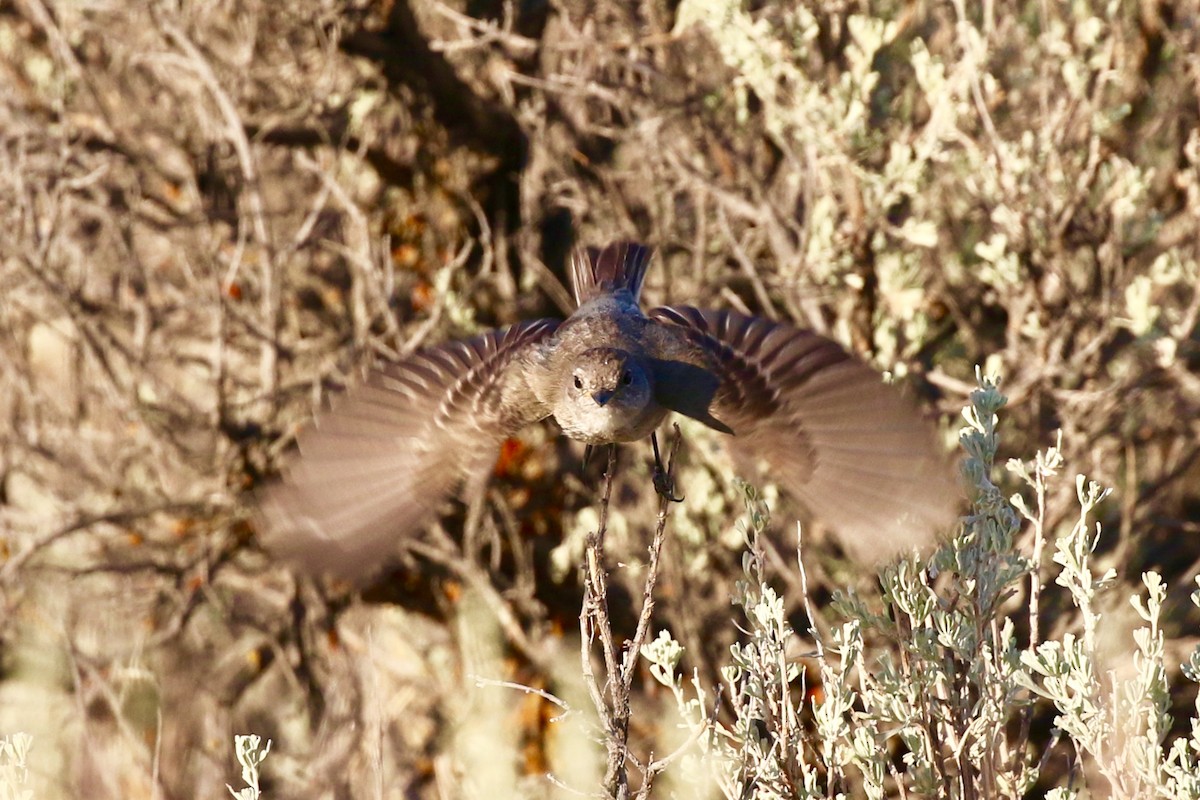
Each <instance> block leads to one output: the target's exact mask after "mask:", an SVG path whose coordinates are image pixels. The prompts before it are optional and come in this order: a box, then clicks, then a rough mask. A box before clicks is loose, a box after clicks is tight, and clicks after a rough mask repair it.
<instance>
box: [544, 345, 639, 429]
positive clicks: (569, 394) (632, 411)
mask: <svg viewBox="0 0 1200 800" xmlns="http://www.w3.org/2000/svg"><path fill="white" fill-rule="evenodd" d="M567 367H568V370H569V374H568V375H567V377H566V380H565V381H563V387H562V392H563V395H562V398H561V400H560V402H559V404H558V407H557V408H556V409H555V412H554V416H555V418H556V419H557V420H558V422H559V424H560V425H562V427H563V430H564V431H565V432H566V433H567V435H569V436H573V437H574V438H576V439H581V440H583V441H588V442H592V443H604V442H611V441H622V440H624V439H625V438H627V436H629V435H631V434H632V433H634V429H635V428H640V427H641V423H642V421H643V420H644V419H645V418H646V415H647V413H648V412H649V411H650V410H651V409H652V408H653V407H654V387H653V380H652V378H651V375H650V371H649V370H648V369H647V368H646V366H645V365H644V364H643V363H642V361H641V360H640V359H638V358H637V357H635V356H634V355H632V354H631V353H629V352H627V351H625V350H620V349H618V348H614V347H594V348H592V349H590V350H586V351H584V352H583V353H582V354H581V355H580V356H579V357H578V358H576V359H574V360H573V361H572V362H570V363H569V364H568V365H567ZM638 433H641V432H640V431H638ZM641 435H644V433H641Z"/></svg>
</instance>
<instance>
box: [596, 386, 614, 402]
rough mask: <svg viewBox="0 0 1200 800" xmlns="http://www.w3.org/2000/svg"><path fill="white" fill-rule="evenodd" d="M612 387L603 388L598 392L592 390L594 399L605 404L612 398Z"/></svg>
mask: <svg viewBox="0 0 1200 800" xmlns="http://www.w3.org/2000/svg"><path fill="white" fill-rule="evenodd" d="M612 396H613V391H612V389H601V390H600V391H598V392H592V399H593V400H595V401H596V405H598V406H603V405H605V404H606V403H607V402H608V401H609V400H611V399H612Z"/></svg>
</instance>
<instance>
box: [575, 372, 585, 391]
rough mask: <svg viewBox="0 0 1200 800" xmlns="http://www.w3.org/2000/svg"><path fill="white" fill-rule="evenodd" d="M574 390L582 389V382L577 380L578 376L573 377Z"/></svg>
mask: <svg viewBox="0 0 1200 800" xmlns="http://www.w3.org/2000/svg"><path fill="white" fill-rule="evenodd" d="M575 388H576V389H582V388H583V381H581V380H579V376H578V375H576V376H575Z"/></svg>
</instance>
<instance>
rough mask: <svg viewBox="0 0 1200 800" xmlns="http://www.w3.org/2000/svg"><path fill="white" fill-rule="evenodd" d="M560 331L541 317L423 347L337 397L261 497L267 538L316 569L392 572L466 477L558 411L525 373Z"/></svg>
mask: <svg viewBox="0 0 1200 800" xmlns="http://www.w3.org/2000/svg"><path fill="white" fill-rule="evenodd" d="M557 327H558V322H557V321H556V320H536V321H532V322H525V323H521V324H519V325H514V326H513V327H511V328H507V329H504V330H495V331H490V332H488V333H485V334H483V335H481V336H477V337H475V338H473V339H470V340H466V341H455V342H448V343H446V344H443V345H440V346H438V347H431V348H427V349H424V350H420V351H417V352H415V353H413V354H412V355H410V356H408V357H407V358H405V359H403V360H402V361H399V362H396V363H393V364H388V365H387V366H384V367H382V368H381V369H378V370H375V371H373V372H371V373H370V375H369V377H368V378H367V380H366V381H365V382H364V383H362V384H360V385H358V386H354V387H352V388H350V389H349V390H347V391H346V392H345V393H344V394H342V395H340V396H338V397H336V398H334V400H333V403H332V407H331V408H330V410H328V411H326V412H324V413H323V414H320V415H319V416H318V417H317V419H316V422H315V424H314V425H313V426H312V427H311V428H310V429H308V430H306V431H303V432H302V433H301V434H300V436H299V449H300V455H299V458H298V460H296V461H295V462H294V463H292V464H291V466H290V468H288V469H287V470H285V472H284V476H283V479H282V480H281V481H279V482H277V483H275V484H274V485H272V486H269V487H268V488H267V489H266V490H265V491H264V492H263V493H262V494H261V496H260V498H259V504H258V509H257V530H258V532H259V536H260V538H261V540H262V542H263V544H264V545H265V546H266V547H267V548H268V549H269V550H270V551H272V552H273V553H275V554H277V555H279V556H281V557H283V558H285V559H287V560H290V561H293V562H295V563H297V564H298V565H300V566H301V567H302V568H304V569H306V570H307V571H309V572H312V573H314V574H316V573H327V574H332V575H336V576H339V577H343V578H347V579H352V580H357V579H362V578H365V577H367V576H369V575H370V573H372V572H374V571H377V570H378V569H379V568H381V567H383V566H384V565H385V563H386V561H387V559H388V558H389V556H391V555H392V554H393V553H394V552H395V547H396V543H397V541H398V539H399V538H400V537H403V536H406V535H411V534H414V533H416V532H418V531H420V529H421V528H422V527H424V525H425V524H426V523H428V522H429V520H430V519H431V518H432V517H433V515H434V514H435V513H436V512H437V510H438V508H439V506H440V505H441V504H442V503H443V502H444V501H445V499H446V498H447V496H448V495H450V493H451V492H453V491H454V489H455V488H456V487H457V485H458V484H459V482H460V481H461V480H462V479H463V478H464V477H468V478H469V477H473V476H478V475H481V474H484V473H486V471H487V469H488V468H489V467H490V466H491V464H492V463H493V462H494V460H495V457H496V448H497V446H498V445H499V443H500V442H501V441H502V440H503V439H504V437H505V436H507V435H509V434H511V433H513V432H514V431H516V430H517V429H518V428H521V427H523V426H524V425H526V424H528V423H530V422H534V421H536V420H538V419H541V418H543V417H545V416H547V415H548V414H549V409H548V408H546V407H545V406H544V405H543V404H541V403H540V402H539V401H538V400H537V399H536V397H534V395H533V393H532V392H531V391H530V390H529V388H528V385H527V383H526V382H525V373H524V369H525V367H526V366H527V364H528V362H529V358H530V354H531V352H532V349H533V348H534V347H535V346H536V344H537V343H538V342H540V341H542V340H544V339H545V338H546V337H548V336H549V335H551V334H552V333H553V332H554V330H555V329H556V328H557Z"/></svg>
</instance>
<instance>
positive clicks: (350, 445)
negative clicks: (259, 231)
mask: <svg viewBox="0 0 1200 800" xmlns="http://www.w3.org/2000/svg"><path fill="white" fill-rule="evenodd" d="M650 257H651V250H650V249H649V248H647V247H645V246H643V245H640V244H634V243H628V242H622V243H616V244H611V245H609V246H607V247H605V248H603V249H600V250H595V249H580V250H578V251H576V253H575V254H574V256H573V257H572V260H571V265H570V274H571V283H572V289H573V291H574V296H575V300H576V302H577V304H578V308H577V309H576V310H575V312H574V313H572V314H571V316H570V317H568V318H567V319H566V320H553V319H538V320H532V321H526V322H520V323H518V324H516V325H513V326H511V327H508V328H504V329H499V330H492V331H488V332H487V333H484V334H481V335H479V336H476V337H474V338H472V339H467V340H462V341H452V342H447V343H445V344H441V345H438V346H434V347H428V348H425V349H422V350H418V351H416V352H414V353H412V354H411V355H408V356H406V357H404V358H402V359H400V360H399V361H396V362H393V363H388V364H386V365H384V366H382V367H379V368H377V369H374V370H373V371H371V372H370V374H369V376H368V377H367V379H366V380H365V382H362V383H360V384H358V385H356V386H353V387H351V388H350V389H348V390H347V391H346V392H344V393H343V394H341V395H339V396H337V397H335V398H334V399H333V402H332V407H331V408H330V409H329V410H328V411H326V412H324V413H322V414H320V415H318V417H317V419H316V421H315V424H314V425H313V426H311V427H310V428H309V429H307V430H305V431H302V432H301V433H300V434H299V437H298V440H299V441H298V444H299V451H300V454H299V458H298V459H296V460H295V461H294V462H293V463H292V464H291V465H290V466H289V467H288V468H287V469H285V471H284V474H283V477H282V479H281V480H279V481H278V482H276V483H274V484H273V485H271V486H269V487H267V488H266V489H265V490H264V491H263V492H262V494H261V495H260V497H259V498H258V500H259V502H258V509H257V512H256V514H257V525H256V527H257V530H258V532H259V535H260V538H261V540H262V541H263V543H264V544H265V545H266V547H267V548H268V550H270V551H272V552H274V553H276V554H277V555H279V556H281V557H283V558H284V559H286V560H288V561H291V562H294V563H296V564H297V565H299V566H300V567H301V568H303V569H305V570H306V571H308V572H312V573H326V574H330V575H333V576H337V577H342V578H346V579H350V580H361V579H363V578H364V577H367V576H369V575H371V574H372V573H374V572H376V571H378V570H379V569H380V568H381V567H383V566H385V565H386V564H387V562H388V559H389V556H391V555H392V554H393V553H394V552H395V551H396V544H397V541H398V540H399V539H400V538H402V537H405V536H409V535H413V534H416V533H418V532H419V531H420V530H421V529H422V528H423V527H424V526H425V525H426V524H427V523H428V522H430V521H431V519H432V518H433V517H434V516H435V515H436V513H437V511H438V509H439V508H440V506H441V505H442V503H443V502H444V501H445V500H446V499H447V498H448V497H449V496H450V495H451V494H452V493H453V492H454V491H455V490H456V489H457V488H458V486H459V485H460V484H462V483H463V482H467V483H475V484H477V485H479V484H482V482H483V481H484V480H486V478H487V475H488V474H489V473H490V470H491V467H492V465H493V464H494V463H495V460H496V456H497V452H498V450H499V448H500V445H501V444H502V442H503V441H504V440H505V439H506V438H507V437H509V436H511V435H512V434H514V433H515V432H517V431H518V430H520V429H521V428H523V427H525V426H526V425H530V424H532V423H534V422H537V421H539V420H542V419H545V418H547V417H553V418H554V420H555V421H556V422H557V423H558V425H559V427H560V428H561V429H562V431H563V433H565V434H566V435H567V436H569V437H571V438H573V439H577V440H579V441H581V442H584V443H586V444H587V445H589V446H595V445H603V444H613V443H616V442H628V441H634V440H637V439H642V438H645V437H647V436H650V435H652V434H653V432H654V430H655V429H656V428H657V427H658V426H659V424H660V423H661V422H662V421H663V419H664V417H666V415H667V414H668V413H670V412H675V413H678V414H682V415H684V416H686V417H690V418H692V419H695V420H698V421H700V422H702V423H704V424H705V425H707V426H708V427H710V428H713V429H715V430H717V431H720V432H722V433H724V434H727V435H728V440H727V445H728V449H729V450H730V452H731V455H732V456H733V457H734V460H735V461H736V462H737V463H739V464H765V465H766V467H767V470H768V471H767V476H768V477H769V478H770V479H771V480H773V481H774V482H776V483H777V484H779V485H780V486H781V487H783V488H784V489H785V490H787V491H789V492H790V493H791V494H792V495H793V496H794V497H796V498H797V499H798V500H799V501H800V502H801V503H802V504H803V505H804V506H805V507H806V508H807V509H808V511H810V512H811V513H812V514H813V515H814V516H816V517H817V518H818V519H820V520H821V521H822V522H824V523H825V524H827V525H828V526H829V527H831V528H832V529H834V531H836V532H837V533H838V534H839V536H840V538H841V541H842V542H843V543H844V544H845V545H846V547H847V550H848V551H849V552H850V553H851V554H852V555H855V556H856V557H858V558H859V559H860V560H863V561H867V562H874V561H878V560H881V559H884V558H887V557H889V556H892V555H894V554H897V553H899V552H901V551H904V550H907V549H911V548H913V547H915V546H920V545H923V544H926V543H928V542H929V541H931V540H932V539H933V537H934V536H935V535H936V534H937V533H939V532H942V531H943V530H945V529H946V528H947V527H948V526H949V524H950V523H951V522H953V520H954V519H955V515H956V508H957V505H958V493H957V491H956V489H955V485H954V482H953V481H952V480H951V478H950V472H949V469H948V467H947V465H946V463H945V461H944V459H943V457H942V455H941V454H940V453H939V451H938V449H937V448H936V447H935V445H934V438H933V435H932V431H931V429H930V428H929V427H928V426H927V425H926V424H925V423H924V422H923V421H922V420H921V418H920V416H919V414H918V413H917V411H916V409H915V407H914V406H913V405H912V404H910V403H909V402H908V401H907V400H906V399H905V398H904V397H903V396H902V395H901V394H900V392H899V391H898V390H897V388H896V387H893V386H889V385H886V384H885V383H884V382H883V381H882V380H881V378H880V377H879V375H878V374H877V373H876V372H875V371H874V370H873V369H871V368H870V367H869V366H867V365H866V364H864V363H863V362H862V361H860V360H858V359H857V358H855V357H854V356H852V355H850V354H849V353H847V352H846V350H844V349H843V348H842V347H841V346H840V345H838V344H837V343H836V342H834V341H832V340H830V339H827V338H825V337H823V336H820V335H819V334H816V333H813V332H812V331H807V330H803V329H800V328H796V327H794V326H792V325H789V324H786V323H782V322H773V321H770V320H766V319H762V318H759V317H753V316H747V315H744V314H739V313H736V312H733V311H714V310H707V309H697V308H691V307H688V306H664V307H660V308H654V309H651V310H650V311H649V312H643V311H642V309H641V307H640V305H639V296H640V293H641V288H642V282H643V280H644V278H645V275H646V268H647V266H648V265H649V262H650ZM656 449H657V448H656Z"/></svg>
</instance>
